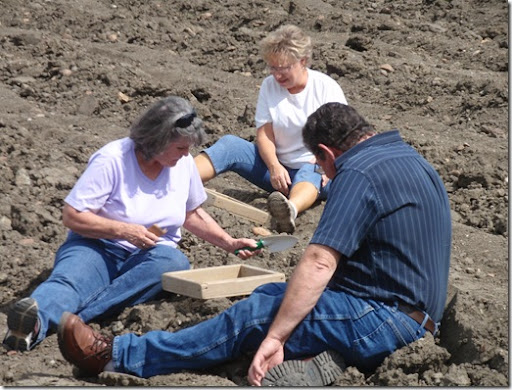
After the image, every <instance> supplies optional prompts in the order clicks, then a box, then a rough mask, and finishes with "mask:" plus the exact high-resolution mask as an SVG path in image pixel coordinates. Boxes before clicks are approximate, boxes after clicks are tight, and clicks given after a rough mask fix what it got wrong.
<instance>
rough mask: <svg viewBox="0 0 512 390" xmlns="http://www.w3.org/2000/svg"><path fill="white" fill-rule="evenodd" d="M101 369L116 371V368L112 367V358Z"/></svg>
mask: <svg viewBox="0 0 512 390" xmlns="http://www.w3.org/2000/svg"><path fill="white" fill-rule="evenodd" d="M103 371H109V372H116V369H115V368H114V362H113V361H112V360H111V361H109V362H108V363H107V364H106V365H105V367H104V368H103Z"/></svg>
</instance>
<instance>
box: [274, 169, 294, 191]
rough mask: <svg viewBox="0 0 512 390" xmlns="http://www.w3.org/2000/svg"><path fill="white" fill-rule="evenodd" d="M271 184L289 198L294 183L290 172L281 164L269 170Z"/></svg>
mask: <svg viewBox="0 0 512 390" xmlns="http://www.w3.org/2000/svg"><path fill="white" fill-rule="evenodd" d="M269 173H270V184H272V187H273V188H274V189H275V190H276V191H279V192H281V193H282V194H283V195H285V196H288V194H289V192H290V186H291V184H292V181H291V179H290V174H289V173H288V170H287V169H286V168H285V167H284V166H283V165H281V164H276V165H274V166H272V167H271V168H270V169H269Z"/></svg>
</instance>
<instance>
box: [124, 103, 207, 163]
mask: <svg viewBox="0 0 512 390" xmlns="http://www.w3.org/2000/svg"><path fill="white" fill-rule="evenodd" d="M180 137H186V138H189V139H190V141H191V142H192V144H194V145H195V146H198V145H200V144H202V143H203V142H204V140H205V138H206V134H205V132H204V129H203V121H202V120H201V119H200V118H198V117H197V115H196V112H195V110H194V108H193V107H192V105H191V104H190V102H188V101H187V100H185V99H183V98H181V97H178V96H169V97H166V98H165V99H162V100H159V101H158V102H156V103H154V104H153V105H152V106H150V107H149V109H148V110H147V111H146V112H145V113H144V114H142V115H141V116H140V117H139V118H138V119H137V120H136V121H135V122H134V123H133V124H132V126H131V128H130V138H131V139H132V140H133V142H134V143H135V150H138V151H140V152H141V153H142V155H143V157H144V158H145V159H146V160H151V159H152V158H153V157H155V156H156V155H157V154H159V153H161V152H162V151H163V150H164V149H165V148H166V147H167V145H169V143H171V142H173V141H175V140H176V139H178V138H180Z"/></svg>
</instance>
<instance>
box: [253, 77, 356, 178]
mask: <svg viewBox="0 0 512 390" xmlns="http://www.w3.org/2000/svg"><path fill="white" fill-rule="evenodd" d="M307 71H308V82H307V84H306V87H305V88H304V89H303V90H302V91H301V92H299V93H296V94H291V93H290V92H288V90H287V89H286V88H283V87H281V86H280V85H279V84H278V83H277V81H276V80H275V79H274V76H268V77H267V78H265V80H263V83H262V84H261V88H260V92H259V96H258V103H257V106H256V117H255V119H256V128H258V129H259V128H260V127H261V126H263V125H264V124H266V123H272V128H273V131H274V137H275V143H276V151H277V158H278V159H279V161H280V162H281V164H283V165H285V166H287V167H288V168H292V169H298V168H300V167H301V166H302V165H303V164H304V163H306V162H309V161H310V160H311V159H312V158H313V154H312V153H311V152H310V151H309V150H307V149H306V147H305V146H304V142H303V140H302V128H303V127H304V125H305V124H306V121H307V119H308V116H309V115H311V114H312V113H314V112H315V111H316V110H317V109H318V108H319V107H320V106H321V105H323V104H325V103H330V102H338V103H342V104H347V100H346V99H345V94H344V93H343V90H342V89H341V87H340V86H339V84H338V83H337V82H336V81H335V80H334V79H332V78H330V77H329V76H327V75H326V74H323V73H321V72H318V71H316V70H312V69H307Z"/></svg>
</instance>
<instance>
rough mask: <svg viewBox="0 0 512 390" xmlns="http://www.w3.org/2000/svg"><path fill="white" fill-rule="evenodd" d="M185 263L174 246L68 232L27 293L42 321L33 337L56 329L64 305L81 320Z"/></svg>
mask: <svg viewBox="0 0 512 390" xmlns="http://www.w3.org/2000/svg"><path fill="white" fill-rule="evenodd" d="M189 268H190V263H189V261H188V258H187V257H186V256H185V254H183V253H182V252H181V251H180V250H178V249H176V248H172V247H169V246H165V245H156V246H154V247H152V248H149V249H147V250H136V251H134V252H133V253H130V252H129V251H127V250H126V249H124V248H121V247H120V246H118V245H116V244H115V243H113V242H112V241H109V240H102V239H91V238H86V237H83V236H80V235H78V234H76V233H72V232H71V233H70V234H69V236H68V238H67V239H66V241H65V242H64V243H63V244H62V245H61V247H60V248H59V250H58V251H57V253H56V256H55V264H54V268H53V270H52V273H51V275H50V277H49V278H48V279H47V280H46V281H44V282H43V283H41V284H40V285H39V286H38V287H37V288H36V289H35V290H34V292H33V293H32V294H31V297H32V298H34V299H35V300H36V302H37V304H38V307H39V313H38V314H39V320H40V322H41V329H40V331H39V334H38V337H37V340H36V343H39V342H41V341H42V340H43V339H44V338H45V337H46V335H47V333H48V331H49V330H55V329H56V327H57V326H58V323H59V320H60V317H61V316H62V313H63V312H64V311H69V312H72V313H75V314H77V315H78V316H80V318H82V320H83V321H84V322H89V321H90V320H92V319H94V318H96V317H100V316H101V315H102V314H108V315H112V314H116V312H119V311H121V310H123V309H124V308H125V307H127V306H133V305H136V304H138V303H142V302H146V301H148V300H150V299H151V298H153V297H154V296H155V295H156V294H157V293H159V292H160V291H162V282H161V278H162V273H164V272H170V271H179V270H186V269H189Z"/></svg>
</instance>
